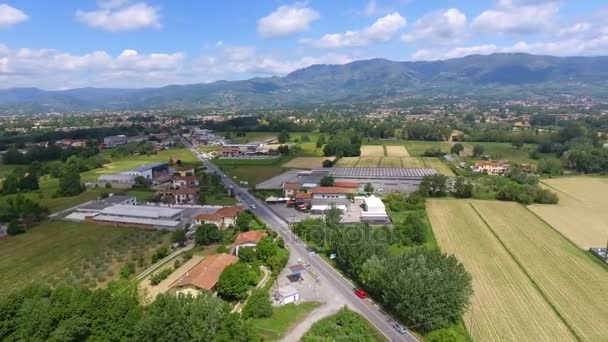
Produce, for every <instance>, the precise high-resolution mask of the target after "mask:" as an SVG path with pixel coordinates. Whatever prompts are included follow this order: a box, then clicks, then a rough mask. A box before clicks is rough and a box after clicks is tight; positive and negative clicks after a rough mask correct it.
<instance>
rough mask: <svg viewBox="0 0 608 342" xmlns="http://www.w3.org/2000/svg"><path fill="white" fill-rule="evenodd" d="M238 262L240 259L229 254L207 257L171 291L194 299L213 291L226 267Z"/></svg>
mask: <svg viewBox="0 0 608 342" xmlns="http://www.w3.org/2000/svg"><path fill="white" fill-rule="evenodd" d="M238 261H239V258H237V257H235V256H233V255H230V254H227V253H221V254H215V255H210V256H207V257H205V258H204V259H203V260H201V262H199V263H198V264H196V265H194V267H192V268H191V269H189V270H188V271H186V273H184V274H183V275H182V276H181V277H180V278H179V279H177V280H176V281H175V282H174V283H173V284H172V285H171V290H172V291H173V293H175V294H176V295H177V296H193V297H196V296H198V295H199V294H201V293H203V292H207V291H213V290H214V289H215V286H216V285H217V282H218V281H219V279H220V275H221V274H222V272H224V270H225V269H226V267H228V266H230V265H232V264H234V263H236V262H238Z"/></svg>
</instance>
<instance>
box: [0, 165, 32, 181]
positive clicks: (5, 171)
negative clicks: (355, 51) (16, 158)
mask: <svg viewBox="0 0 608 342" xmlns="http://www.w3.org/2000/svg"><path fill="white" fill-rule="evenodd" d="M20 166H22V167H23V168H25V167H26V166H27V165H4V164H0V179H3V178H4V177H6V176H7V175H9V174H10V173H12V172H13V171H14V170H15V169H16V168H18V167H20Z"/></svg>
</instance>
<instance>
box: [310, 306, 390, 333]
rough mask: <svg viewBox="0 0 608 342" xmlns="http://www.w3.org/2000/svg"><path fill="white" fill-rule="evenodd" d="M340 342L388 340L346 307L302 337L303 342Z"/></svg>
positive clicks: (318, 323) (315, 324)
mask: <svg viewBox="0 0 608 342" xmlns="http://www.w3.org/2000/svg"><path fill="white" fill-rule="evenodd" d="M339 340H344V341H346V340H350V341H370V342H374V341H376V342H380V341H386V338H385V337H384V335H382V333H381V332H379V331H378V330H377V329H376V328H375V327H374V326H373V325H372V324H371V323H370V322H369V321H368V320H366V319H365V318H364V317H363V316H361V315H360V314H358V313H356V312H354V311H351V310H349V309H347V308H346V307H344V308H342V309H340V311H338V312H337V313H335V314H333V315H331V316H329V317H326V318H324V319H322V320H320V321H318V322H315V323H314V324H313V326H312V327H311V328H310V330H308V332H306V334H305V335H304V336H303V337H302V341H303V342H313V341H315V342H316V341H327V342H330V341H339Z"/></svg>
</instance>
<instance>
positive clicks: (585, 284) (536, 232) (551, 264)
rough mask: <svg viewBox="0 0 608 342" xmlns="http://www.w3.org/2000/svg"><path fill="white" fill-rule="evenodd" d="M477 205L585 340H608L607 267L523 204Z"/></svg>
mask: <svg viewBox="0 0 608 342" xmlns="http://www.w3.org/2000/svg"><path fill="white" fill-rule="evenodd" d="M473 207H474V208H475V210H476V211H477V212H478V213H479V215H481V217H482V218H483V219H484V221H485V222H486V223H487V224H488V226H489V227H490V229H491V230H492V232H493V233H494V234H495V235H496V236H497V238H498V239H499V241H500V242H501V243H502V244H503V245H504V247H505V248H506V250H507V251H508V252H509V253H510V254H511V255H513V257H514V259H515V260H516V261H517V262H518V263H519V264H520V265H521V267H522V268H523V269H524V270H525V272H526V273H527V274H528V275H529V276H530V278H531V279H532V280H533V281H534V282H535V283H536V284H537V285H538V287H539V288H540V290H541V292H542V293H543V295H544V296H545V297H546V298H547V300H548V301H549V302H550V303H551V305H552V306H553V307H554V308H555V309H556V310H557V312H559V314H560V315H561V316H562V317H563V318H564V320H565V321H566V323H567V324H568V325H570V327H571V328H572V330H574V332H575V333H576V335H577V336H578V337H579V338H580V339H581V340H584V341H608V295H607V294H608V272H607V270H606V268H605V267H603V266H602V265H600V264H599V263H598V262H596V260H593V259H591V257H590V256H589V255H588V254H586V253H585V252H584V251H583V250H580V249H579V248H577V247H576V246H575V245H574V244H572V243H571V242H570V241H568V240H567V239H566V238H564V237H563V236H562V235H560V234H559V233H557V232H556V231H555V230H554V229H552V228H551V227H550V226H548V225H547V224H545V223H544V222H543V221H541V220H540V219H539V218H538V217H537V216H535V215H534V214H532V213H531V212H530V211H529V210H527V209H526V208H525V207H523V206H521V205H519V204H516V203H503V202H493V201H478V202H474V203H473Z"/></svg>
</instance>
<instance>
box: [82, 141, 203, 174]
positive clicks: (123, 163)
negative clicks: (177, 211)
mask: <svg viewBox="0 0 608 342" xmlns="http://www.w3.org/2000/svg"><path fill="white" fill-rule="evenodd" d="M171 157H174V158H175V159H178V160H181V161H182V162H184V163H186V164H199V163H200V162H199V161H198V160H197V159H196V157H195V156H194V155H193V154H192V153H191V152H190V151H189V150H188V149H186V148H172V149H168V150H162V151H159V152H158V153H157V154H153V155H140V156H129V157H125V158H122V159H119V160H114V161H112V162H111V163H108V164H105V165H104V166H103V167H100V168H97V169H94V170H90V171H87V172H83V173H82V174H81V175H80V177H81V178H82V180H83V181H94V180H96V179H97V177H99V176H101V175H105V174H108V173H117V172H122V171H126V170H131V169H134V168H136V167H138V166H142V165H145V164H150V163H159V162H168V161H169V159H170V158H171Z"/></svg>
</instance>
